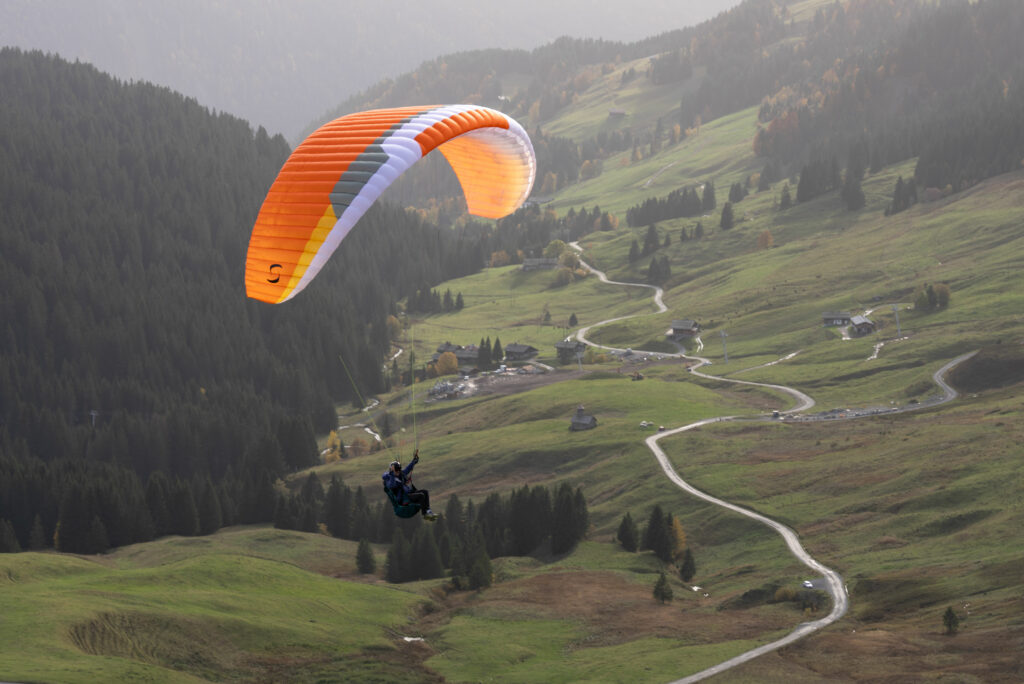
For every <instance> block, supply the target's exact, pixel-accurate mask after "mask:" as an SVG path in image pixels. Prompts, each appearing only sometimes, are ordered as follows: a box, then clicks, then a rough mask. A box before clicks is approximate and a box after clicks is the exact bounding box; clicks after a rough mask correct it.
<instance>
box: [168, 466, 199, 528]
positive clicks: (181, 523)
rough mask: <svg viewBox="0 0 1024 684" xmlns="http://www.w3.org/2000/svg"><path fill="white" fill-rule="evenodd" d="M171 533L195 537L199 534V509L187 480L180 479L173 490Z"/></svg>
mask: <svg viewBox="0 0 1024 684" xmlns="http://www.w3.org/2000/svg"><path fill="white" fill-rule="evenodd" d="M170 533H171V534H180V535H182V536H185V537H194V536H195V535H197V534H199V510H198V509H197V508H196V500H195V497H194V496H193V494H192V488H191V487H190V486H189V485H188V483H187V482H185V481H183V480H178V481H177V482H176V483H175V484H174V485H173V491H172V492H171V530H170Z"/></svg>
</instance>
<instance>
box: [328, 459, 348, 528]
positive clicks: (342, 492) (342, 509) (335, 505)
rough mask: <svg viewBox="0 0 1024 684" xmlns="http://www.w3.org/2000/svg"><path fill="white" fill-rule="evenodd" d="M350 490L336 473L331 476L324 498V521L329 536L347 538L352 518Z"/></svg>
mask: <svg viewBox="0 0 1024 684" xmlns="http://www.w3.org/2000/svg"><path fill="white" fill-rule="evenodd" d="M351 494H352V493H351V490H349V488H348V487H346V486H344V485H343V484H342V483H341V479H340V478H339V477H338V476H337V475H332V476H331V484H330V485H329V486H328V487H327V495H326V496H325V498H324V523H325V524H326V525H327V531H328V532H330V533H331V536H333V537H338V538H341V539H347V538H348V534H349V523H350V521H351V518H352V508H351V501H350V498H351Z"/></svg>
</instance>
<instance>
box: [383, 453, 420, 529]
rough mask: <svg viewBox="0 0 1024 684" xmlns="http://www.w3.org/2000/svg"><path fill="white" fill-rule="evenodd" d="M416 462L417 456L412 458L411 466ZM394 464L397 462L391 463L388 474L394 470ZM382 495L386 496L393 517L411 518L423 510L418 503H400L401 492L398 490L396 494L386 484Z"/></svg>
mask: <svg viewBox="0 0 1024 684" xmlns="http://www.w3.org/2000/svg"><path fill="white" fill-rule="evenodd" d="M417 461H419V455H416V456H413V460H412V462H413V464H415V463H416V462H417ZM396 463H398V461H392V462H391V466H390V467H389V468H388V471H389V472H392V471H393V470H394V467H395V464H396ZM399 465H401V464H399ZM384 493H385V494H387V495H388V501H390V502H391V506H392V507H393V508H394V509H395V515H397V516H398V517H399V518H411V517H413V516H414V515H416V514H417V513H419V512H420V511H422V510H423V507H422V506H421V505H420V504H418V503H414V502H412V501H406V502H405V503H402V497H401V494H402V490H401V489H399V490H398V493H397V494H396V493H395V492H394V491H393V490H392V489H391V488H390V487H388V485H387V482H385V483H384Z"/></svg>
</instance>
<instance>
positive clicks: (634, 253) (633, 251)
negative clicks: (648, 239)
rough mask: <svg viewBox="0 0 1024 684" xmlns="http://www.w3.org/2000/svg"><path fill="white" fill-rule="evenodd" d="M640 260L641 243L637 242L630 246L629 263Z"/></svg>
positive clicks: (634, 241)
mask: <svg viewBox="0 0 1024 684" xmlns="http://www.w3.org/2000/svg"><path fill="white" fill-rule="evenodd" d="M639 258H640V243H638V242H637V241H636V240H633V242H632V243H631V244H630V245H629V261H630V263H632V262H634V261H636V260H637V259H639Z"/></svg>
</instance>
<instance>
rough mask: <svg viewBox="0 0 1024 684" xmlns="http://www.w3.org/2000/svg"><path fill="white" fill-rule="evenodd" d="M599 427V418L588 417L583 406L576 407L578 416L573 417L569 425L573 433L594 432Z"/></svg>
mask: <svg viewBox="0 0 1024 684" xmlns="http://www.w3.org/2000/svg"><path fill="white" fill-rule="evenodd" d="M596 427H597V418H595V417H594V416H589V415H587V413H586V411H585V409H584V408H583V405H582V404H581V405H579V406H577V407H576V415H574V416H573V417H572V421H570V423H569V429H570V430H571V431H573V432H578V431H580V430H592V429H594V428H596Z"/></svg>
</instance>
